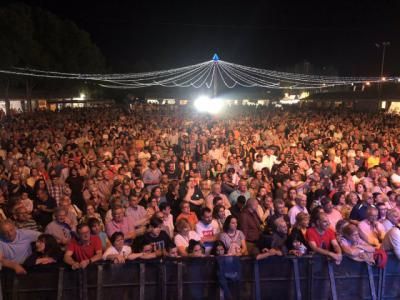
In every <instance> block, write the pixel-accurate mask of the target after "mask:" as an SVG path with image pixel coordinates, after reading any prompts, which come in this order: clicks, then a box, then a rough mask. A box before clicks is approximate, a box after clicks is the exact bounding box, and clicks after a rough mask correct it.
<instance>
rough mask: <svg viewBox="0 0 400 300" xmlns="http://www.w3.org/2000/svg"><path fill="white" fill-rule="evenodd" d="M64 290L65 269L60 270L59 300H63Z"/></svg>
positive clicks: (58, 283)
mask: <svg viewBox="0 0 400 300" xmlns="http://www.w3.org/2000/svg"><path fill="white" fill-rule="evenodd" d="M63 290H64V268H59V269H58V282H57V300H62V297H63Z"/></svg>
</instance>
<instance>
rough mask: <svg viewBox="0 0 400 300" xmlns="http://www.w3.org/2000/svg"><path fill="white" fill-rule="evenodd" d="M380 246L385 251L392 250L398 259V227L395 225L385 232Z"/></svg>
mask: <svg viewBox="0 0 400 300" xmlns="http://www.w3.org/2000/svg"><path fill="white" fill-rule="evenodd" d="M382 248H383V249H385V250H386V251H393V252H394V254H395V255H396V257H397V258H398V259H400V228H399V227H398V226H397V225H396V226H394V227H393V228H392V229H390V230H389V231H388V233H386V235H385V238H384V239H383V242H382Z"/></svg>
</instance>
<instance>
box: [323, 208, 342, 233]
mask: <svg viewBox="0 0 400 300" xmlns="http://www.w3.org/2000/svg"><path fill="white" fill-rule="evenodd" d="M326 215H327V216H328V220H329V222H330V223H331V229H332V230H333V231H336V223H337V222H338V221H339V220H341V219H343V216H342V214H341V213H340V212H339V211H337V210H336V209H332V211H331V212H330V213H329V214H326Z"/></svg>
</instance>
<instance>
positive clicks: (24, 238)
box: [0, 229, 41, 264]
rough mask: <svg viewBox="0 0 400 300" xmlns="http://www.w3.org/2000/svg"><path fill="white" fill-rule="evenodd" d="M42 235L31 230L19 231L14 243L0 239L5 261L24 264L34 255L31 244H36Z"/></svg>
mask: <svg viewBox="0 0 400 300" xmlns="http://www.w3.org/2000/svg"><path fill="white" fill-rule="evenodd" d="M40 234H41V233H40V232H38V231H34V230H29V229H17V235H16V237H15V240H13V241H12V242H10V241H5V240H4V239H0V252H1V253H2V254H3V257H4V258H5V259H8V260H11V261H15V262H17V263H19V264H22V263H23V262H24V261H25V259H26V258H27V257H28V256H29V255H31V254H32V247H31V243H32V242H35V241H36V240H37V238H38V236H39V235H40Z"/></svg>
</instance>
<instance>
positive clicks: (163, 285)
mask: <svg viewBox="0 0 400 300" xmlns="http://www.w3.org/2000/svg"><path fill="white" fill-rule="evenodd" d="M159 269H160V273H159V275H160V278H159V282H160V286H161V287H160V290H161V297H160V299H162V300H167V271H166V266H165V262H161V263H160V265H159Z"/></svg>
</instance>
